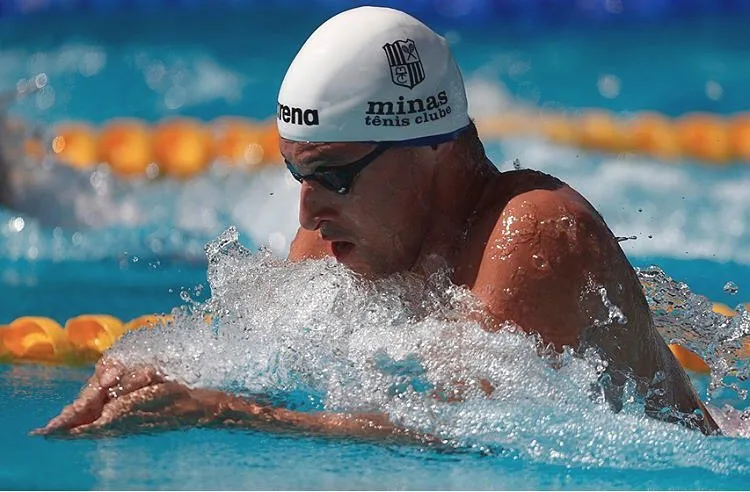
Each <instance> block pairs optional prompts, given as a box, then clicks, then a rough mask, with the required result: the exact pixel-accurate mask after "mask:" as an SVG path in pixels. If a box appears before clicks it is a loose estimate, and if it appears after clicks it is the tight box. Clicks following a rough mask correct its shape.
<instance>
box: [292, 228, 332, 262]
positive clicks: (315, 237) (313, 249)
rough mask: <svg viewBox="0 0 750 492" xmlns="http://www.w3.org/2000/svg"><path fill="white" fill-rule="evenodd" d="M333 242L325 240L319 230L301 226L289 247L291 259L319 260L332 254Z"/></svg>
mask: <svg viewBox="0 0 750 492" xmlns="http://www.w3.org/2000/svg"><path fill="white" fill-rule="evenodd" d="M332 255H333V253H332V252H331V244H330V243H329V242H328V241H324V240H323V239H322V238H321V237H320V234H318V232H317V231H308V230H307V229H303V228H301V227H300V228H299V229H298V230H297V235H296V236H295V237H294V239H293V240H292V244H291V245H290V247H289V256H288V259H289V260H290V261H301V260H317V259H320V258H325V257H326V256H332Z"/></svg>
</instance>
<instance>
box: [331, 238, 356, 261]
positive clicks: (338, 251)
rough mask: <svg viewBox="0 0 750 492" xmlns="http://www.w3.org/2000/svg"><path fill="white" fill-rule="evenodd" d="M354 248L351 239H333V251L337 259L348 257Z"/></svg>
mask: <svg viewBox="0 0 750 492" xmlns="http://www.w3.org/2000/svg"><path fill="white" fill-rule="evenodd" d="M353 249H354V243H350V242H349V241H333V242H332V243H331V251H332V252H333V256H335V257H336V260H337V261H342V260H343V259H344V258H346V257H347V256H348V255H349V253H351V252H352V250H353Z"/></svg>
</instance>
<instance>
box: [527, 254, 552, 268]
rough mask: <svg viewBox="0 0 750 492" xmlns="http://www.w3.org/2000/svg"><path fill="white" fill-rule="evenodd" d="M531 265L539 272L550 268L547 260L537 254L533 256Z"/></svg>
mask: <svg viewBox="0 0 750 492" xmlns="http://www.w3.org/2000/svg"><path fill="white" fill-rule="evenodd" d="M531 264H532V265H534V267H535V268H537V269H538V270H546V269H547V268H549V263H548V262H547V260H546V259H545V258H544V257H543V256H541V255H537V254H534V255H531Z"/></svg>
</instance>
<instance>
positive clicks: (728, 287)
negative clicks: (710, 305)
mask: <svg viewBox="0 0 750 492" xmlns="http://www.w3.org/2000/svg"><path fill="white" fill-rule="evenodd" d="M739 291H740V288H739V287H737V284H735V283H734V282H732V281H731V280H730V281H729V282H727V283H725V284H724V292H726V293H727V294H731V295H735V294H736V293H737V292H739Z"/></svg>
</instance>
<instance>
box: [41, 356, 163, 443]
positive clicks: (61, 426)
mask: <svg viewBox="0 0 750 492" xmlns="http://www.w3.org/2000/svg"><path fill="white" fill-rule="evenodd" d="M161 381H163V378H162V376H161V375H160V374H159V373H158V371H156V369H154V368H152V367H140V368H137V369H135V370H133V371H128V370H127V369H126V368H125V366H123V365H122V364H121V363H120V362H118V361H102V363H100V364H97V367H96V372H95V373H94V375H93V376H92V377H91V379H89V382H88V384H87V385H86V386H85V387H84V388H83V390H82V391H81V393H80V395H79V396H78V398H77V399H76V400H75V401H74V402H73V403H71V404H70V405H68V406H66V407H65V408H63V410H62V411H61V412H60V414H59V415H58V416H57V417H55V418H53V419H52V420H50V421H49V423H48V424H47V425H45V426H44V427H41V428H39V429H36V430H34V431H32V432H31V434H32V435H47V434H53V433H56V432H61V431H65V430H68V429H72V428H74V427H78V426H81V425H85V424H89V423H91V422H93V421H95V420H97V419H98V418H100V417H101V415H102V412H103V409H104V406H105V405H106V404H107V403H108V402H110V401H112V400H114V399H117V398H119V397H121V396H122V395H127V394H130V393H132V392H135V391H138V390H139V389H141V388H143V387H146V386H149V385H152V384H156V383H159V382H161Z"/></svg>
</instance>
